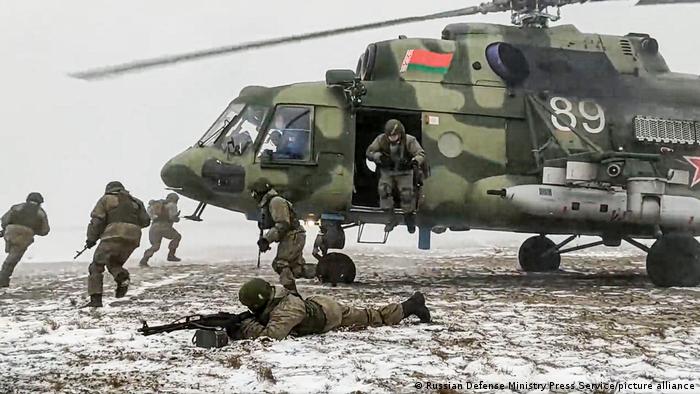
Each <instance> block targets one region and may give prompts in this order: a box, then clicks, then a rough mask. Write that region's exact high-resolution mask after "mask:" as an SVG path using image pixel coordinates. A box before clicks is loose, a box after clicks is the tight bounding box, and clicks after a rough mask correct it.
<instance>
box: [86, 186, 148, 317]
mask: <svg viewBox="0 0 700 394" xmlns="http://www.w3.org/2000/svg"><path fill="white" fill-rule="evenodd" d="M90 217H91V218H92V219H91V220H90V224H89V225H88V229H87V241H85V247H86V248H88V249H90V248H92V247H93V246H95V245H96V244H97V240H98V239H99V240H100V245H99V246H98V247H97V250H95V254H94V255H93V257H92V264H90V267H89V269H88V272H89V273H90V275H89V276H88V294H89V295H90V302H89V303H88V304H87V305H85V306H86V307H101V306H102V279H103V277H102V274H103V273H104V270H105V266H106V267H107V270H108V271H109V273H110V274H112V276H113V277H114V281H115V282H117V289H116V291H115V297H117V298H120V297H124V296H125V295H126V292H127V290H128V289H129V271H127V270H126V269H124V267H123V265H124V263H125V262H126V260H127V259H129V256H131V253H132V252H133V251H134V249H136V248H138V246H139V244H140V242H141V229H142V228H144V227H148V225H149V224H150V223H151V220H150V218H149V217H148V213H147V212H146V208H144V206H143V203H142V202H141V200H139V199H137V198H134V197H132V196H131V195H130V194H129V192H128V191H126V190H125V189H124V185H122V184H121V182H117V181H113V182H109V183H108V184H107V187H106V188H105V194H104V196H102V198H100V200H99V201H97V205H95V209H93V210H92V213H90Z"/></svg>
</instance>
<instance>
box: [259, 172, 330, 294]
mask: <svg viewBox="0 0 700 394" xmlns="http://www.w3.org/2000/svg"><path fill="white" fill-rule="evenodd" d="M251 194H252V196H253V199H255V201H257V202H258V206H259V207H260V221H259V222H258V227H260V229H261V231H262V230H267V232H266V233H264V234H263V235H262V236H261V237H260V239H258V248H259V250H260V252H263V253H264V252H267V251H268V250H270V244H271V243H274V242H279V245H277V255H276V256H275V258H274V260H273V261H272V268H273V269H274V270H275V272H277V274H279V277H280V283H281V284H282V285H283V286H284V287H285V288H287V289H288V290H290V291H293V292H295V291H296V283H295V281H294V279H295V278H307V279H312V278H314V277H315V274H316V272H315V271H316V270H315V267H316V266H315V265H314V264H306V262H305V260H304V256H303V252H304V243H305V242H306V230H304V227H302V226H301V224H299V220H297V217H296V215H295V214H294V209H293V207H292V203H291V202H289V201H288V200H286V199H285V198H284V197H282V196H280V195H279V194H278V193H277V192H276V191H275V189H273V188H272V186H271V185H270V183H268V182H267V181H266V180H264V179H261V180H258V181H256V182H255V184H253V186H252V188H251Z"/></svg>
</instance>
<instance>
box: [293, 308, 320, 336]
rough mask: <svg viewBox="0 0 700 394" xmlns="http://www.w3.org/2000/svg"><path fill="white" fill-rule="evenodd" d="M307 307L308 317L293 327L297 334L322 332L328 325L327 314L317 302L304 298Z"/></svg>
mask: <svg viewBox="0 0 700 394" xmlns="http://www.w3.org/2000/svg"><path fill="white" fill-rule="evenodd" d="M304 306H305V307H306V317H305V318H304V320H302V322H301V323H299V324H298V325H297V326H296V327H294V328H293V329H292V332H294V334H295V335H298V336H302V335H309V334H320V333H322V332H323V329H324V328H325V327H326V314H325V313H324V312H323V308H322V307H321V305H319V304H318V303H317V302H314V301H311V300H304Z"/></svg>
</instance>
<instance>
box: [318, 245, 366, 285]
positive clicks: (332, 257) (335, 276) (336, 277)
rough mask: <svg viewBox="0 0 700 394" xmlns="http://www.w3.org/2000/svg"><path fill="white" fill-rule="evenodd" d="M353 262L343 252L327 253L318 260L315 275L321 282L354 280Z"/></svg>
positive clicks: (350, 281) (348, 281)
mask: <svg viewBox="0 0 700 394" xmlns="http://www.w3.org/2000/svg"><path fill="white" fill-rule="evenodd" d="M356 272H357V271H356V268H355V263H354V262H353V261H352V259H351V258H350V257H349V256H348V255H346V254H343V253H337V252H333V253H328V254H326V255H325V256H322V257H321V258H320V259H319V260H318V265H317V266H316V277H317V278H318V279H319V280H320V281H321V283H330V284H337V283H347V284H350V283H352V282H354V281H355V274H356Z"/></svg>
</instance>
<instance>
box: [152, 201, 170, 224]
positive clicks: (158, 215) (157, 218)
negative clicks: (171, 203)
mask: <svg viewBox="0 0 700 394" xmlns="http://www.w3.org/2000/svg"><path fill="white" fill-rule="evenodd" d="M148 216H150V217H151V220H153V221H154V222H165V221H168V220H169V219H170V217H169V215H168V209H167V207H166V202H165V200H151V201H149V202H148Z"/></svg>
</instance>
